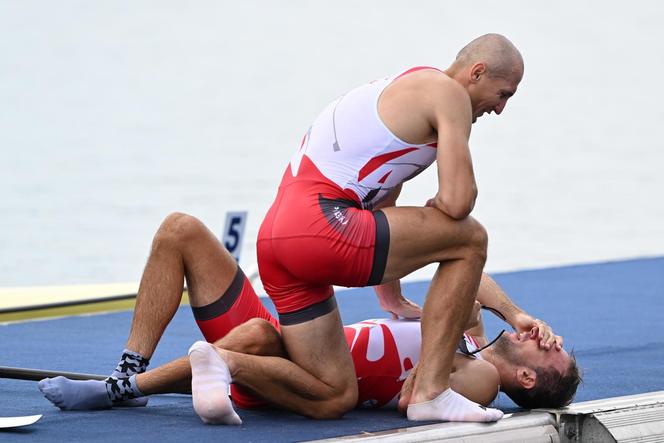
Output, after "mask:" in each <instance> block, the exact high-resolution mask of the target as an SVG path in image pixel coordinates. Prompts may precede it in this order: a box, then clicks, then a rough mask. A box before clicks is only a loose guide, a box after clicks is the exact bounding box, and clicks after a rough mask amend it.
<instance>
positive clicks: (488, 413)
mask: <svg viewBox="0 0 664 443" xmlns="http://www.w3.org/2000/svg"><path fill="white" fill-rule="evenodd" d="M407 414H408V420H443V421H481V422H487V421H497V420H500V418H502V416H503V412H502V411H500V410H498V409H492V408H485V407H484V406H482V405H479V404H477V403H475V402H472V401H470V400H468V399H467V398H466V397H464V396H462V395H460V394H457V393H456V392H454V391H453V390H452V388H447V389H446V390H445V391H443V393H442V394H440V395H439V396H438V397H436V398H434V399H433V400H431V401H425V402H422V403H415V404H411V405H408V413H407Z"/></svg>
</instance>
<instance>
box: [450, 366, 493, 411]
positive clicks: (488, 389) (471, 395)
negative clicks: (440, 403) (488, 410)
mask: <svg viewBox="0 0 664 443" xmlns="http://www.w3.org/2000/svg"><path fill="white" fill-rule="evenodd" d="M457 360H458V361H457ZM455 366H456V368H457V369H456V371H454V372H453V373H452V375H451V377H450V385H451V386H452V389H454V390H455V391H456V392H458V393H459V394H461V395H463V396H464V397H466V398H468V399H470V400H472V401H474V402H476V403H479V404H481V405H485V406H486V405H488V404H489V403H491V402H492V401H493V400H494V399H495V398H496V395H498V390H499V389H500V375H499V374H498V370H497V369H496V367H495V366H493V365H492V364H491V363H489V362H487V361H485V360H471V359H468V358H466V357H463V356H455Z"/></svg>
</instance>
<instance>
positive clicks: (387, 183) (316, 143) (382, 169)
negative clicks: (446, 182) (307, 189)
mask: <svg viewBox="0 0 664 443" xmlns="http://www.w3.org/2000/svg"><path fill="white" fill-rule="evenodd" d="M419 69H435V68H428V67H417V68H413V69H410V70H408V71H406V72H404V73H402V74H399V75H395V76H392V77H386V78H383V79H380V80H375V81H372V82H370V83H368V84H365V85H363V86H360V87H358V88H355V89H353V90H351V91H350V92H348V93H347V94H345V95H343V96H341V97H340V98H338V99H337V100H335V101H333V102H332V103H330V104H329V105H328V106H327V107H326V108H325V109H324V110H323V112H321V113H320V115H319V116H318V117H317V118H316V120H315V121H314V123H313V124H312V125H311V127H310V128H309V130H308V131H307V133H306V135H305V136H304V139H303V140H302V144H301V146H300V149H299V150H298V151H297V152H296V153H295V155H294V156H293V157H292V158H291V161H290V168H291V173H292V175H293V176H297V173H298V169H299V167H300V162H301V160H302V156H304V155H306V156H307V157H308V158H309V159H310V160H311V161H312V162H313V163H314V164H315V165H316V167H317V168H318V170H319V171H320V172H321V173H322V174H323V175H324V176H325V177H326V178H328V179H329V180H330V181H332V182H334V183H335V184H336V185H337V186H339V187H340V188H341V189H342V190H346V191H351V192H352V193H353V194H355V195H356V196H357V201H358V203H360V204H361V205H362V207H363V208H364V209H372V208H373V207H374V206H375V205H376V204H377V203H378V202H380V201H381V200H382V199H383V198H385V197H386V195H387V194H388V193H389V192H390V191H392V190H393V189H394V188H395V187H396V186H398V185H400V184H401V183H403V182H404V181H406V180H410V179H411V178H413V177H415V176H416V175H418V174H419V173H420V172H422V171H423V170H424V169H426V168H427V167H428V166H429V165H431V163H433V162H434V160H435V159H436V144H435V143H430V144H424V145H413V144H409V143H406V142H404V141H403V140H401V139H399V138H398V137H396V136H395V135H394V134H393V133H392V132H391V131H390V130H389V129H388V128H387V126H385V124H384V123H383V121H382V120H381V119H380V116H379V115H378V98H379V97H380V95H381V93H382V92H383V90H384V89H385V88H386V87H387V86H388V85H389V84H390V83H391V82H392V81H394V80H395V79H396V78H398V77H400V76H401V75H405V74H407V73H409V72H412V71H415V70H419Z"/></svg>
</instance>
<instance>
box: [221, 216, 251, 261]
mask: <svg viewBox="0 0 664 443" xmlns="http://www.w3.org/2000/svg"><path fill="white" fill-rule="evenodd" d="M246 222H247V211H241V212H227V213H226V224H225V225H224V236H223V239H222V242H223V243H224V246H225V247H226V249H228V252H230V253H231V255H232V256H233V257H235V260H236V261H237V262H239V261H240V252H242V239H243V237H244V226H245V224H246Z"/></svg>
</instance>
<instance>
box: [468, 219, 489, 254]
mask: <svg viewBox="0 0 664 443" xmlns="http://www.w3.org/2000/svg"><path fill="white" fill-rule="evenodd" d="M465 230H466V233H467V242H466V245H467V249H468V251H469V252H470V254H471V256H472V258H474V259H476V260H480V261H482V262H484V261H486V257H487V247H488V244H489V235H488V234H487V232H486V229H485V228H484V226H482V224H481V223H480V222H478V221H477V220H475V219H474V218H472V217H468V219H467V220H466V227H465Z"/></svg>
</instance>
